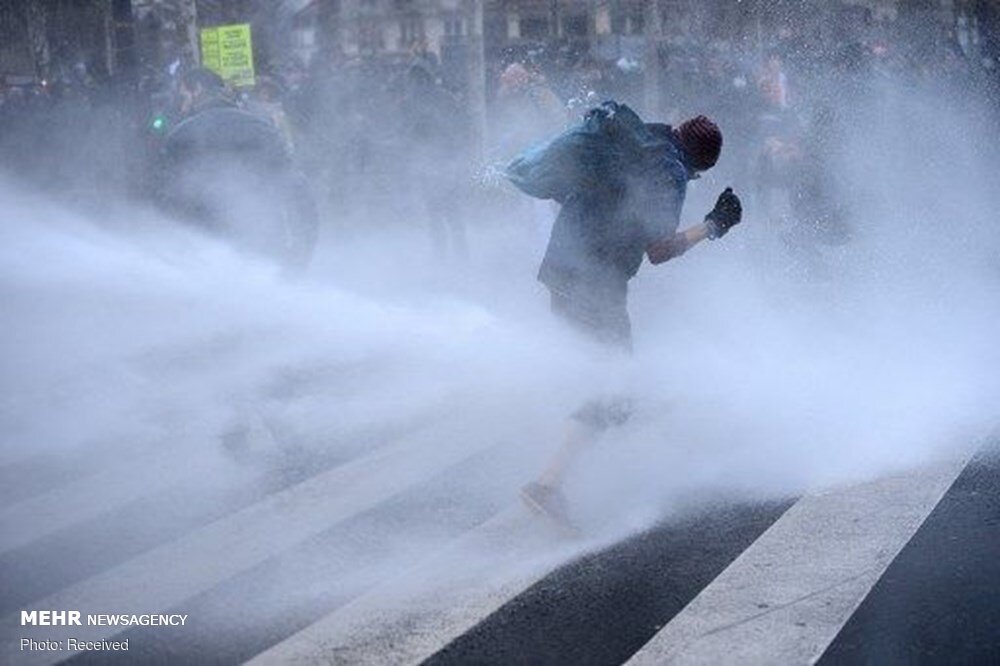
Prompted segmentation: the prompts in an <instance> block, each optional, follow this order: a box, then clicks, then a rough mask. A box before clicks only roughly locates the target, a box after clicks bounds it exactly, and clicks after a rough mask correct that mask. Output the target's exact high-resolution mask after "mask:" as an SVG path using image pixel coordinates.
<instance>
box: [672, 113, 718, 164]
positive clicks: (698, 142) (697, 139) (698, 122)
mask: <svg viewBox="0 0 1000 666" xmlns="http://www.w3.org/2000/svg"><path fill="white" fill-rule="evenodd" d="M674 133H675V134H676V135H677V140H678V141H680V143H681V146H683V147H684V152H685V153H687V156H688V159H689V160H690V163H691V167H692V168H694V169H697V170H698V171H704V170H705V169H711V168H712V167H713V166H715V163H716V162H717V161H718V160H719V153H720V152H722V132H721V131H719V126H718V125H716V124H715V123H714V122H712V121H711V120H710V119H708V118H706V117H705V116H695V117H694V118H691V119H690V120H685V121H684V122H682V123H681V124H680V126H679V127H678V128H677V129H675V130H674Z"/></svg>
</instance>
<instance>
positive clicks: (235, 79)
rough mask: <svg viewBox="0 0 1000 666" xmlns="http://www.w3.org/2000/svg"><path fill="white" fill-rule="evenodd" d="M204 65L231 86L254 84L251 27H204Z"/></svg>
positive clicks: (202, 37) (243, 25) (202, 41)
mask: <svg viewBox="0 0 1000 666" xmlns="http://www.w3.org/2000/svg"><path fill="white" fill-rule="evenodd" d="M201 66H202V67H204V68H206V69H210V70H212V71H213V72H215V73H216V74H218V75H219V76H221V77H222V78H223V79H224V80H225V81H226V83H228V84H230V85H232V86H236V87H240V86H252V85H254V83H255V79H254V69H253V42H252V41H251V39H250V24H249V23H235V24H233V25H220V26H215V27H213V28H202V29H201Z"/></svg>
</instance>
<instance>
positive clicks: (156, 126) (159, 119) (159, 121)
mask: <svg viewBox="0 0 1000 666" xmlns="http://www.w3.org/2000/svg"><path fill="white" fill-rule="evenodd" d="M152 128H153V130H154V131H156V132H162V131H163V130H165V129H166V128H167V119H166V117H165V116H156V117H155V118H153V123H152Z"/></svg>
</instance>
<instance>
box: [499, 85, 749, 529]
mask: <svg viewBox="0 0 1000 666" xmlns="http://www.w3.org/2000/svg"><path fill="white" fill-rule="evenodd" d="M623 136H625V137H626V139H625V140H623V139H621V138H620V137H623ZM604 137H611V138H610V139H607V138H604ZM635 137H638V138H635ZM560 141H562V144H561V146H562V147H560V145H559V142H560ZM566 146H568V148H566ZM605 147H606V148H605ZM721 149H722V133H721V132H720V130H719V128H718V126H717V125H716V124H715V123H714V122H713V121H711V120H710V119H708V118H706V117H705V116H697V117H695V118H692V119H690V120H687V121H685V122H683V123H681V125H680V126H678V127H677V128H672V127H670V126H669V125H662V124H645V123H642V121H641V120H640V119H639V117H638V116H637V115H635V113H634V112H632V111H631V109H629V108H628V107H626V106H624V105H620V104H615V103H614V102H609V103H606V104H605V105H603V106H602V107H600V108H598V109H594V110H592V111H591V112H590V113H589V114H588V115H587V117H586V118H585V120H584V124H583V125H582V126H581V127H580V128H578V129H577V130H571V131H570V132H569V133H567V134H564V135H563V136H562V137H560V138H557V139H556V140H555V141H554V142H553V143H551V144H550V147H549V148H547V149H546V148H543V149H542V153H541V154H539V153H537V152H536V153H535V154H532V153H528V154H527V155H526V156H524V157H522V158H519V159H518V160H515V161H514V162H513V163H512V164H511V166H510V167H509V169H508V171H509V177H510V179H511V181H512V182H514V184H515V185H517V186H518V187H519V188H521V189H522V190H524V191H525V192H527V193H529V194H532V195H533V196H537V197H540V198H554V199H556V200H557V201H559V202H560V203H561V204H562V208H561V210H560V212H559V216H558V217H557V218H556V221H555V225H554V226H553V228H552V235H551V237H550V239H549V244H548V248H547V250H546V253H545V257H544V259H543V260H542V265H541V268H540V270H539V274H538V279H539V281H541V282H542V283H543V284H544V285H545V286H546V287H547V288H548V290H549V293H550V296H551V308H552V312H553V313H555V314H556V315H557V316H558V317H560V318H561V319H562V320H563V321H565V322H567V323H569V324H570V325H571V326H572V327H573V328H575V329H577V330H579V331H582V332H584V333H585V334H586V335H587V336H589V337H590V338H591V339H593V340H596V341H598V342H600V343H603V344H606V345H610V346H613V347H615V348H618V349H620V350H622V351H623V352H626V353H628V352H629V351H631V347H632V327H631V322H630V320H629V315H628V309H627V299H628V281H629V280H630V279H631V278H632V277H633V276H635V274H636V272H637V271H638V270H639V266H640V265H641V264H642V261H643V257H644V256H645V257H648V258H649V261H650V263H652V264H661V263H663V262H665V261H668V260H670V259H673V258H675V257H679V256H681V255H682V254H684V253H685V252H687V251H688V250H689V249H691V248H692V247H693V246H695V245H697V244H698V243H700V242H701V241H703V240H705V239H712V240H714V239H718V238H721V237H722V236H724V235H725V234H726V232H728V231H729V229H730V228H732V227H733V226H735V225H736V224H738V223H739V222H740V219H741V216H742V206H741V203H740V200H739V197H737V196H736V194H734V193H733V191H732V188H728V187H727V188H726V189H725V191H724V192H722V194H720V195H719V198H718V201H717V202H716V204H715V207H714V208H713V209H712V210H711V211H710V212H709V213H708V214H707V215H706V216H705V219H704V221H703V222H701V223H699V224H696V225H694V226H691V227H689V228H687V229H685V230H684V231H680V232H678V231H677V228H678V226H679V224H680V213H681V208H682V206H683V203H684V197H685V193H686V190H687V183H688V181H690V180H694V179H696V178H698V176H699V174H700V172H702V171H705V170H707V169H710V168H711V167H712V166H714V165H715V163H716V161H717V160H718V159H719V154H720V152H721ZM545 150H549V151H550V153H549V154H545V153H544V151H545ZM602 151H603V152H602ZM552 152H561V154H559V155H553V154H552ZM604 153H607V154H604ZM583 162H588V164H582V163H583ZM565 172H570V173H571V176H570V177H568V178H567V177H564V176H562V175H560V174H561V173H565ZM554 183H556V184H554ZM630 411H631V408H630V405H629V401H628V400H627V399H624V398H611V399H601V400H594V401H591V402H588V403H587V404H585V405H584V406H583V407H581V408H580V409H578V410H577V411H576V412H574V413H573V414H572V416H571V418H570V422H569V425H568V427H567V433H566V437H565V440H564V442H563V443H562V446H561V447H560V448H559V450H558V451H557V452H556V454H555V456H554V457H553V458H552V460H551V461H550V463H549V464H548V466H547V467H546V468H545V469H544V471H543V472H542V474H541V475H540V476H539V477H538V478H537V480H535V481H532V482H531V483H528V484H527V485H526V486H524V488H522V490H521V498H522V499H523V500H524V502H525V503H526V504H527V505H528V507H529V508H531V509H532V510H534V511H536V512H538V513H540V514H542V515H544V516H546V517H548V518H550V519H552V520H554V521H555V522H556V523H557V524H559V525H560V526H561V527H563V528H564V529H566V530H567V531H571V532H575V528H574V527H573V525H572V522H571V521H570V519H569V515H568V513H567V510H566V504H565V499H564V497H563V494H562V491H561V490H560V488H561V486H562V483H563V480H564V478H565V476H566V472H567V470H568V469H569V467H570V466H571V463H572V462H573V461H574V460H575V459H576V458H577V457H578V456H579V455H580V453H581V452H582V451H584V450H585V449H586V448H587V447H588V445H589V444H591V443H592V442H593V441H594V440H595V439H596V438H597V436H598V435H600V434H601V433H602V432H604V431H605V430H607V429H608V428H610V427H612V426H615V425H621V424H622V423H624V422H625V421H626V420H627V419H628V417H629V414H630Z"/></svg>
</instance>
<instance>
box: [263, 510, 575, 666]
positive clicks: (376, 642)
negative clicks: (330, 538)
mask: <svg viewBox="0 0 1000 666" xmlns="http://www.w3.org/2000/svg"><path fill="white" fill-rule="evenodd" d="M588 545H592V544H585V543H584V542H580V541H576V542H569V541H566V540H564V539H561V538H560V537H559V536H558V535H557V534H556V533H555V532H554V531H553V530H552V529H551V527H550V526H548V525H547V524H546V523H545V522H544V521H541V520H539V519H538V518H535V517H534V516H532V515H531V514H530V513H529V512H528V510H527V509H525V508H523V507H521V506H515V507H512V508H510V509H508V510H506V511H503V512H501V513H499V514H497V515H496V516H494V517H493V518H492V519H491V520H489V521H487V522H486V523H483V524H482V525H480V526H479V527H477V528H475V529H474V530H471V531H469V532H467V533H466V534H465V535H463V536H462V537H460V538H459V539H457V540H456V541H455V542H454V543H453V544H451V546H449V547H448V548H446V549H445V550H443V551H442V552H440V553H438V554H436V555H435V556H434V557H432V558H430V559H428V560H427V561H425V562H422V563H420V564H418V565H417V566H415V567H413V568H412V569H410V570H408V571H404V572H402V573H401V574H400V575H399V576H397V577H395V578H393V579H390V580H387V581H385V582H383V583H382V584H380V585H379V586H378V587H376V588H374V589H372V590H370V591H369V592H368V593H366V594H364V595H362V596H360V597H358V598H357V599H355V600H353V601H352V602H350V603H348V604H346V605H344V606H342V607H341V608H339V609H337V610H336V611H334V612H333V613H331V614H329V615H327V616H326V617H324V618H322V619H320V620H318V621H317V622H315V623H313V624H312V625H310V626H308V627H306V628H305V629H303V630H301V631H300V632H298V633H297V634H295V635H293V636H291V637H290V638H288V639H287V640H285V641H283V642H281V643H278V644H277V645H275V646H274V647H272V648H271V649H269V650H267V651H265V652H262V653H261V654H259V655H257V656H256V657H255V658H254V659H252V660H250V661H249V662H247V663H248V664H251V665H253V666H267V665H269V664H298V665H305V664H345V665H346V664H351V665H357V664H373V665H379V666H382V665H388V664H417V663H419V662H421V661H423V660H424V659H427V658H428V657H430V656H431V655H433V654H434V653H435V652H437V651H438V650H440V649H441V648H443V647H444V646H446V645H447V644H448V643H450V642H451V641H453V640H454V639H456V638H458V637H459V636H461V635H462V634H463V633H465V632H467V631H468V630H470V629H471V628H472V627H474V626H475V625H476V624H478V623H479V622H480V621H481V620H483V619H484V618H485V617H487V616H488V615H490V614H491V613H493V612H494V611H496V610H497V609H498V608H500V607H501V606H502V605H504V604H505V603H507V602H508V601H510V600H511V599H513V598H514V597H515V596H516V595H518V594H519V593H520V592H522V591H523V590H524V589H525V588H527V587H528V586H530V585H532V584H533V583H535V582H536V581H538V580H539V579H541V578H542V577H543V576H545V575H546V574H547V573H548V572H550V571H551V570H552V569H553V568H554V567H556V566H558V565H559V564H561V563H562V562H565V561H566V560H567V559H568V558H569V557H570V556H571V555H572V554H574V553H577V552H580V551H581V550H583V549H584V547H585V546H588Z"/></svg>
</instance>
